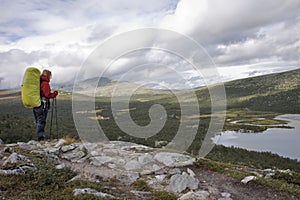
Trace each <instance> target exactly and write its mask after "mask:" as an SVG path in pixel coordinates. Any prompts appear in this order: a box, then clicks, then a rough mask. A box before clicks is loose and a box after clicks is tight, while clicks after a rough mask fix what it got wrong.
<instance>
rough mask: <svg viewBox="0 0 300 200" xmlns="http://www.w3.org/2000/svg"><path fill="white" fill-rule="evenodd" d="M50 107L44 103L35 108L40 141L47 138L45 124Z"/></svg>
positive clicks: (37, 132)
mask: <svg viewBox="0 0 300 200" xmlns="http://www.w3.org/2000/svg"><path fill="white" fill-rule="evenodd" d="M47 113H48V107H47V106H45V104H44V103H42V105H41V106H39V107H35V108H33V114H34V118H35V123H36V134H37V138H38V141H41V140H43V139H44V138H45V126H46V119H47Z"/></svg>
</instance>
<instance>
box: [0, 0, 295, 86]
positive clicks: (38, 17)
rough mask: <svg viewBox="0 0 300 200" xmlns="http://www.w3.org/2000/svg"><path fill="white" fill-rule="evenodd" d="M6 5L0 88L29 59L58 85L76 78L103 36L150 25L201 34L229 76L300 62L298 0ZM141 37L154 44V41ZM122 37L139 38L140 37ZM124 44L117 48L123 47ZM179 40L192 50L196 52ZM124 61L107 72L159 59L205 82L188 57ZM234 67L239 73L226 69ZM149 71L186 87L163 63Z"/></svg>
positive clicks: (19, 1)
mask: <svg viewBox="0 0 300 200" xmlns="http://www.w3.org/2000/svg"><path fill="white" fill-rule="evenodd" d="M1 5H2V6H1V7H0V59H1V60H0V69H1V73H0V80H1V81H0V88H6V87H15V86H18V85H19V82H20V79H21V76H22V73H23V71H24V69H25V68H26V67H27V66H31V65H36V66H37V67H39V68H50V70H52V71H53V74H55V76H54V77H55V78H53V80H52V81H53V82H54V83H59V82H64V81H69V80H72V78H73V77H74V76H75V74H76V72H77V70H78V69H79V68H80V65H81V63H82V62H83V61H84V60H85V59H86V58H87V57H88V55H89V54H90V53H91V52H93V50H94V49H95V48H96V47H97V46H98V45H99V44H101V43H102V42H103V41H105V40H106V39H108V38H110V37H112V36H113V35H115V34H117V33H122V32H124V31H128V30H133V29H135V28H144V27H160V28H164V29H171V30H175V31H178V32H179V33H182V34H186V35H187V36H189V37H191V38H192V39H194V40H196V41H197V42H199V43H200V44H202V45H203V47H204V48H205V49H206V50H207V51H208V53H209V54H210V56H211V57H212V59H213V60H214V61H215V62H216V64H217V66H218V67H219V69H220V70H221V72H222V75H223V76H224V79H226V80H229V79H234V78H240V77H245V76H252V75H258V74H265V73H269V72H274V71H281V70H283V69H286V70H288V69H294V68H297V67H298V68H299V67H300V58H299V54H300V36H299V32H300V14H299V10H300V1H298V0H265V1H261V2H258V1H253V0H244V1H238V0H227V1H223V0H180V1H177V0H161V1H145V0H132V1H121V0H103V1H98V0H91V1H83V0H72V1H70V0H67V1H58V0H57V1H56V0H55V1H46V0H41V1H40V0H39V1H38V0H33V1H25V0H15V1H10V0H3V1H1ZM139 41H140V42H141V45H145V44H147V45H150V46H151V45H154V46H155V45H156V41H155V40H153V41H141V40H139ZM166 41H167V42H166V44H164V45H165V48H166V49H168V48H172V45H178V43H179V42H180V41H176V38H166ZM170 41H172V42H170ZM124 42H126V43H129V44H130V42H132V43H134V42H135V38H131V39H129V40H128V41H124ZM122 44H123V43H119V44H116V45H115V47H114V48H122ZM160 45H162V44H160ZM179 45H181V46H182V48H184V49H183V51H185V52H187V54H188V53H190V54H192V53H193V52H190V50H191V49H189V47H187V46H185V45H183V44H179ZM111 51H114V49H113V48H112V49H111ZM118 62H119V63H118ZM118 62H117V63H115V66H114V68H110V69H109V71H108V72H107V74H108V75H110V76H115V77H118V76H119V77H120V76H121V75H122V73H125V72H126V71H128V70H130V69H131V68H132V67H134V66H139V65H142V64H147V63H148V64H151V63H160V64H161V65H162V66H163V65H165V66H168V67H171V69H175V70H177V72H178V73H181V74H183V76H184V77H185V78H187V82H189V84H192V85H196V84H200V83H202V80H201V79H198V78H197V74H194V73H193V72H192V71H193V70H191V69H190V66H189V65H188V64H187V63H185V62H184V61H183V60H182V59H179V58H177V57H176V56H174V55H169V54H168V53H166V52H164V53H159V52H158V51H147V52H143V53H141V52H140V53H136V54H131V55H128V56H127V57H123V58H122V59H120V60H119V61H118ZM98 64H99V63H98ZM98 67H99V66H91V67H90V70H89V71H88V72H86V74H85V76H93V75H95V73H94V72H95V70H97V68H98ZM100 67H103V66H100ZM224 69H226V70H224ZM229 69H234V71H235V72H236V73H234V75H232V74H230V73H226V72H228V71H229ZM147 70H148V71H147ZM147 70H146V69H145V70H144V71H142V70H141V71H139V75H140V76H137V77H136V78H140V79H142V78H143V77H145V76H146V75H147V72H148V75H150V74H151V75H152V77H157V81H162V80H161V79H159V77H160V76H164V77H165V79H164V80H163V81H164V83H165V84H168V85H172V84H173V85H174V86H175V85H177V86H176V87H178V85H180V84H178V82H176V78H174V77H175V76H171V75H170V74H168V73H165V72H166V71H164V70H162V69H160V70H158V69H157V68H155V69H153V71H151V73H149V70H150V68H147ZM64 71H67V74H68V79H66V78H64V77H65V74H66V73H63V72H64ZM12 74H13V75H12ZM171 74H172V73H171ZM173 75H174V74H173ZM69 77H70V78H69ZM86 78H88V77H86ZM137 81H138V80H137ZM212 81H213V80H212Z"/></svg>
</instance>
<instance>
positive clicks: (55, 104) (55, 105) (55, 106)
mask: <svg viewBox="0 0 300 200" xmlns="http://www.w3.org/2000/svg"><path fill="white" fill-rule="evenodd" d="M53 100H54V102H55V103H54V108H55V126H56V139H57V140H58V123H57V101H56V98H54V99H53Z"/></svg>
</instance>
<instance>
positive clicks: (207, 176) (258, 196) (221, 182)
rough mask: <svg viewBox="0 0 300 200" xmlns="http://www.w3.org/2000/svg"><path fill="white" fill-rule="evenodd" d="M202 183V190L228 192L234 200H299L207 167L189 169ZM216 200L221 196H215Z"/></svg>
mask: <svg viewBox="0 0 300 200" xmlns="http://www.w3.org/2000/svg"><path fill="white" fill-rule="evenodd" d="M189 168H190V169H192V170H193V171H194V172H195V174H196V176H197V178H198V179H199V180H200V181H201V183H200V188H201V189H204V190H207V191H209V192H211V193H212V194H214V193H215V194H220V193H222V192H227V193H230V194H231V198H232V199H233V200H297V198H296V197H294V196H291V195H289V194H285V193H281V192H278V191H276V190H273V189H270V188H267V187H264V186H261V185H257V184H255V183H253V182H249V183H248V184H243V183H241V182H240V180H236V179H233V178H231V177H228V176H226V175H224V174H221V173H217V172H213V171H211V170H209V169H207V168H205V167H195V166H191V167H189ZM216 189H217V190H218V191H213V190H216ZM215 198H216V199H218V198H220V196H215Z"/></svg>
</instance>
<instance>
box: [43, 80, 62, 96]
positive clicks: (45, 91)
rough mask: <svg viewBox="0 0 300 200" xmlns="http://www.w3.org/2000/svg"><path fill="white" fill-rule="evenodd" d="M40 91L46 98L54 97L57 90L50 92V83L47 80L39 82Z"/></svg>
mask: <svg viewBox="0 0 300 200" xmlns="http://www.w3.org/2000/svg"><path fill="white" fill-rule="evenodd" d="M41 91H42V94H43V96H44V97H46V98H47V99H50V98H55V97H56V96H57V94H58V92H57V91H55V92H51V89H50V85H49V83H48V82H43V83H42V84H41Z"/></svg>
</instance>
